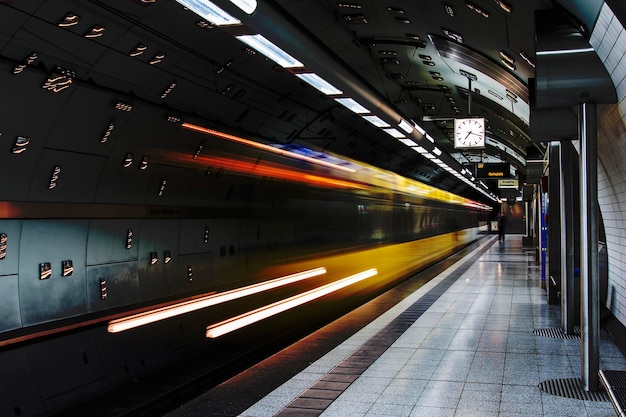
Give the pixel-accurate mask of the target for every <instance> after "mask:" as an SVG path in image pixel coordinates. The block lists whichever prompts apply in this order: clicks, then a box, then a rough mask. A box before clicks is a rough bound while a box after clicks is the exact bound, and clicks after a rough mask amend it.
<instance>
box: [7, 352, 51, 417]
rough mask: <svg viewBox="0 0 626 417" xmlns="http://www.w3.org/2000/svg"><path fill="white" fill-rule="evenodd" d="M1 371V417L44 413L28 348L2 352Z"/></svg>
mask: <svg viewBox="0 0 626 417" xmlns="http://www.w3.org/2000/svg"><path fill="white" fill-rule="evenodd" d="M0 369H2V372H0V392H2V395H0V415H2V416H17V415H22V416H35V415H40V414H41V413H43V411H44V407H43V404H42V403H41V399H40V398H39V393H38V391H37V385H36V384H35V380H34V379H33V375H32V373H31V370H30V363H29V361H28V355H27V353H26V348H15V349H9V350H4V351H2V352H0ZM16 411H17V412H18V413H19V414H18V413H16Z"/></svg>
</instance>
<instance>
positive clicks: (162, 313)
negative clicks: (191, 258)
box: [107, 268, 326, 333]
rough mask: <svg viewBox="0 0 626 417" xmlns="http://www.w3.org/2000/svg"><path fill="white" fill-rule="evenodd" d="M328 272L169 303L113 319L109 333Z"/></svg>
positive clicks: (310, 272) (313, 271)
mask: <svg viewBox="0 0 626 417" xmlns="http://www.w3.org/2000/svg"><path fill="white" fill-rule="evenodd" d="M325 273H326V268H315V269H310V270H308V271H303V272H298V273H296V274H292V275H287V276H284V277H282V278H276V279H272V280H269V281H265V282H261V283H258V284H253V285H249V286H247V287H242V288H237V289H234V290H230V291H225V292H222V293H218V294H211V295H205V296H203V297H200V298H196V299H193V300H186V301H183V302H180V303H176V304H172V305H168V306H165V307H160V308H155V309H153V310H148V311H145V312H142V313H137V314H133V315H130V316H127V317H123V318H121V319H116V320H111V321H110V322H109V326H108V327H107V331H108V332H109V333H118V332H122V331H124V330H128V329H132V328H135V327H139V326H143V325H146V324H149V323H154V322H156V321H160V320H165V319H167V318H170V317H175V316H179V315H181V314H185V313H190V312H192V311H196V310H200V309H203V308H207V307H210V306H213V305H216V304H220V303H225V302H226V301H232V300H235V299H237V298H241V297H245V296H248V295H252V294H257V293H259V292H262V291H267V290H270V289H273V288H277V287H280V286H283V285H287V284H292V283H294V282H297V281H301V280H303V279H307V278H312V277H315V276H318V275H322V274H325Z"/></svg>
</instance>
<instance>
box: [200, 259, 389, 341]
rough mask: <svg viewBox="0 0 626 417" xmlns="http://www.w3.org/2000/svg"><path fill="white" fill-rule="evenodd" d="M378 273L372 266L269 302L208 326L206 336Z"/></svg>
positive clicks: (298, 303)
mask: <svg viewBox="0 0 626 417" xmlns="http://www.w3.org/2000/svg"><path fill="white" fill-rule="evenodd" d="M376 274H378V270H377V269H376V268H371V269H368V270H366V271H363V272H360V273H358V274H355V275H351V276H349V277H346V278H343V279H340V280H338V281H335V282H331V283H330V284H326V285H323V286H321V287H319V288H315V289H313V290H309V291H306V292H303V293H302V294H298V295H294V296H293V297H289V298H285V299H284V300H281V301H277V302H275V303H272V304H268V305H266V306H264V307H260V308H257V309H256V310H252V311H249V312H247V313H244V314H240V315H238V316H235V317H232V318H230V319H228V320H224V321H221V322H219V323H216V324H213V325H211V326H208V327H207V330H206V337H207V338H212V339H213V338H216V337H219V336H222V335H224V334H226V333H230V332H232V331H234V330H237V329H240V328H242V327H245V326H248V325H250V324H252V323H256V322H257V321H261V320H263V319H266V318H268V317H271V316H274V315H276V314H279V313H282V312H284V311H286V310H289V309H291V308H294V307H297V306H299V305H302V304H304V303H308V302H309V301H313V300H315V299H316V298H320V297H323V296H325V295H328V294H330V293H332V292H335V291H338V290H340V289H342V288H345V287H347V286H349V285H352V284H355V283H357V282H359V281H362V280H364V279H366V278H370V277H373V276H374V275H376Z"/></svg>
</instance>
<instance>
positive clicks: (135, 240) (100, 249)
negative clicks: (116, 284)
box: [87, 219, 141, 266]
mask: <svg viewBox="0 0 626 417" xmlns="http://www.w3.org/2000/svg"><path fill="white" fill-rule="evenodd" d="M140 225H141V220H137V219H97V220H91V222H90V225H89V240H88V242H87V265H90V266H91V265H100V264H111V263H116V262H129V261H136V260H137V253H138V248H139V234H140V232H141V227H140ZM129 233H130V242H129ZM128 246H130V247H128Z"/></svg>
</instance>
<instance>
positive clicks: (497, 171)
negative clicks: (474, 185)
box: [476, 162, 511, 178]
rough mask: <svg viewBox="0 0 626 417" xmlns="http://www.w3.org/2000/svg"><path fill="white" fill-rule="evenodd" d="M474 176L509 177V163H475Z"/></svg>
mask: <svg viewBox="0 0 626 417" xmlns="http://www.w3.org/2000/svg"><path fill="white" fill-rule="evenodd" d="M476 177H477V178H510V177H511V165H510V164H509V163H508V162H505V163H499V164H494V163H489V164H484V163H480V164H476Z"/></svg>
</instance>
